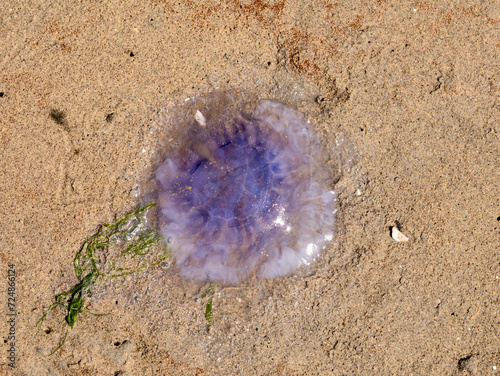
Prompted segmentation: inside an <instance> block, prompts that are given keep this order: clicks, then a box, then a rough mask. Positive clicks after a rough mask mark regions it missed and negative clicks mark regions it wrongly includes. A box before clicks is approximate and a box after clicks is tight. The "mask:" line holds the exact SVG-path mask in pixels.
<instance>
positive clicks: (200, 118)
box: [194, 110, 207, 127]
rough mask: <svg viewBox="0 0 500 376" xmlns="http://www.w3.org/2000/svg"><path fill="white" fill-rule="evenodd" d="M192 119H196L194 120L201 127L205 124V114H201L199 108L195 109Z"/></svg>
mask: <svg viewBox="0 0 500 376" xmlns="http://www.w3.org/2000/svg"><path fill="white" fill-rule="evenodd" d="M194 120H196V122H197V123H198V124H200V126H202V127H206V126H207V121H206V120H205V116H203V114H202V113H201V112H200V110H196V114H194Z"/></svg>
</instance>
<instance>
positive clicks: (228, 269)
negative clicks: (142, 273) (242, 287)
mask: <svg viewBox="0 0 500 376" xmlns="http://www.w3.org/2000/svg"><path fill="white" fill-rule="evenodd" d="M233 113H234V112H233ZM176 127H180V128H179V129H182V132H178V136H177V140H176V143H175V145H174V146H173V147H170V148H169V150H168V151H167V153H166V156H165V158H164V160H163V162H162V163H161V164H160V165H159V167H158V168H157V169H156V172H155V179H156V184H157V194H158V204H159V224H160V228H161V231H162V232H163V235H164V236H165V238H166V239H170V240H171V242H170V244H169V247H170V249H171V251H172V252H173V254H174V256H175V258H176V264H177V267H178V269H179V270H180V273H181V274H182V275H183V276H185V277H186V278H190V279H195V280H200V281H203V280H209V281H213V282H218V283H224V284H236V283H238V282H240V281H242V280H244V279H247V278H248V277H249V276H251V275H253V274H256V275H257V276H260V277H264V278H275V277H279V276H282V275H286V274H289V273H292V272H293V271H294V270H295V269H296V268H298V267H299V266H301V265H308V264H309V263H311V262H312V261H314V260H315V259H316V258H317V257H318V255H319V254H320V252H321V250H322V249H323V248H324V247H325V246H326V245H327V244H328V242H330V241H331V240H332V239H333V232H334V220H335V206H334V204H335V193H334V192H333V191H332V188H331V187H330V186H329V184H330V182H331V179H330V178H331V174H330V172H329V171H328V170H327V168H326V166H325V163H324V162H325V158H324V154H323V153H322V149H321V145H320V143H319V140H318V138H317V136H316V135H315V133H314V130H313V128H312V127H311V126H310V125H309V124H308V123H307V122H306V120H305V118H304V115H303V114H301V113H299V112H297V111H296V110H293V109H291V108H288V107H286V106H284V105H283V104H281V103H277V102H271V101H264V102H261V103H260V104H259V105H258V106H257V107H256V108H255V110H254V111H253V112H252V113H251V115H248V114H242V113H237V114H236V115H234V116H227V114H224V115H220V116H219V114H218V111H216V110H215V111H208V112H207V113H206V114H205V113H203V111H200V110H197V111H196V114H195V116H193V119H192V121H191V122H190V123H189V124H178V125H176Z"/></svg>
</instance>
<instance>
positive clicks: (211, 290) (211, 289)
mask: <svg viewBox="0 0 500 376" xmlns="http://www.w3.org/2000/svg"><path fill="white" fill-rule="evenodd" d="M214 295H215V284H214V283H213V282H210V284H209V285H208V287H207V288H206V289H205V291H204V292H203V294H201V298H202V299H204V298H205V297H208V300H207V304H206V305H205V319H206V320H207V323H208V325H209V326H211V325H212V320H213V313H212V303H213V300H214Z"/></svg>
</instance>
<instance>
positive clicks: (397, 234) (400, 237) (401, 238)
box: [391, 226, 408, 242]
mask: <svg viewBox="0 0 500 376" xmlns="http://www.w3.org/2000/svg"><path fill="white" fill-rule="evenodd" d="M391 236H392V238H393V239H394V240H395V241H397V242H407V241H408V237H407V236H406V235H405V234H403V233H402V232H401V231H399V230H398V228H397V227H396V226H393V227H392V230H391Z"/></svg>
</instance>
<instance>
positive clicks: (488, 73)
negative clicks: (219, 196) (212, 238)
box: [0, 0, 500, 376]
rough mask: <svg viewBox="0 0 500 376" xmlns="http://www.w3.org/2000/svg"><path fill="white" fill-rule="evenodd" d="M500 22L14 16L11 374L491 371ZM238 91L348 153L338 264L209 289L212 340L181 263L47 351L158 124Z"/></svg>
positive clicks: (325, 8) (325, 10)
mask: <svg viewBox="0 0 500 376" xmlns="http://www.w3.org/2000/svg"><path fill="white" fill-rule="evenodd" d="M499 22H500V6H499V4H498V2H497V1H495V0H487V1H473V2H465V1H455V2H453V1H442V2H432V1H420V0H415V1H362V0H361V1H345V2H340V1H328V0H313V1H298V0H255V1H253V0H228V1H220V2H219V1H216V0H215V1H212V0H205V1H184V0H178V1H161V0H157V1H155V0H152V1H148V0H144V1H137V0H132V1H118V0H111V1H104V2H95V1H89V0H82V1H68V0H62V1H43V0H38V1H34V2H33V1H21V0H19V1H16V0H6V1H2V2H1V3H0V68H1V72H0V93H1V94H0V153H1V154H0V176H1V178H0V190H1V200H0V212H1V214H2V215H1V217H0V221H1V222H0V227H1V231H0V259H1V268H0V273H1V280H2V281H3V282H2V283H1V289H0V294H1V296H2V297H1V299H0V300H1V301H2V303H1V308H0V317H1V318H2V319H1V323H0V335H1V338H2V340H3V342H2V343H1V349H2V351H1V357H0V362H1V364H0V374H2V375H72V376H77V375H116V376H118V375H287V376H289V375H339V376H340V375H469V374H472V375H495V374H499V373H500V326H499V325H500V300H499V290H500V289H499V288H500V252H499V249H500V193H499V192H500V188H499V181H500V140H499V119H500V112H499V105H500V103H499V72H500V57H499V51H500V27H499ZM229 89H233V90H238V91H243V92H246V93H250V94H251V95H257V96H259V97H261V98H271V99H276V100H280V101H283V102H285V103H287V104H288V105H290V106H293V107H295V108H297V109H299V110H300V111H302V112H304V113H305V114H306V116H307V117H308V119H310V120H311V123H312V124H313V125H314V126H315V127H316V128H317V129H318V132H319V133H320V135H321V138H322V140H323V142H324V143H325V145H326V147H328V148H329V149H330V150H331V151H332V152H333V153H334V154H335V155H337V157H338V158H337V163H338V166H337V167H338V171H337V172H336V174H337V176H338V177H339V181H338V183H337V184H336V186H335V189H336V190H337V191H338V215H337V224H336V230H335V231H336V237H335V239H334V241H333V243H332V244H331V246H330V247H328V248H327V249H325V250H324V251H323V253H322V256H321V258H320V259H319V260H318V261H317V262H316V263H315V265H314V266H312V267H310V268H308V269H302V270H300V271H298V272H297V274H296V275H292V276H288V277H284V278H279V279H276V280H252V281H249V282H246V283H244V284H242V285H240V286H234V287H226V288H222V287H217V292H216V295H215V299H214V311H213V313H214V320H213V326H212V327H208V325H207V322H206V320H205V317H204V304H205V301H204V300H203V299H201V298H200V295H201V292H202V291H203V289H204V288H205V287H206V286H199V285H195V284H193V283H191V282H189V281H183V280H182V279H181V278H179V277H178V276H177V274H176V273H175V266H171V267H170V268H168V269H167V270H165V269H162V268H154V269H150V270H148V271H146V272H142V273H138V274H135V275H133V276H131V277H127V278H125V279H123V280H115V281H113V282H112V283H110V284H108V285H106V286H104V287H102V288H101V290H100V292H99V294H98V299H94V300H93V302H91V305H90V306H89V309H91V310H92V311H94V312H108V313H109V314H108V315H106V316H102V317H95V316H92V315H90V314H85V313H84V314H82V315H81V316H80V318H79V320H78V322H77V324H76V325H75V327H74V329H73V330H71V331H70V333H69V335H68V339H67V341H66V344H65V345H64V347H63V348H62V349H61V350H60V351H59V352H57V353H55V354H54V355H52V356H49V353H50V352H51V350H53V349H54V348H55V346H57V344H58V343H59V341H60V340H61V338H62V336H63V335H64V330H65V326H64V311H63V310H62V309H59V310H56V311H54V312H53V313H52V314H51V315H50V316H49V318H48V320H47V321H46V323H45V324H44V325H43V328H42V331H41V332H40V334H38V335H37V336H35V335H34V334H35V329H34V325H35V323H36V321H37V319H38V318H39V317H40V316H41V314H42V313H43V312H44V310H46V309H47V308H48V306H49V305H50V304H51V303H52V302H53V300H54V297H55V295H57V294H58V293H61V292H63V291H65V290H67V289H69V288H71V287H72V286H73V285H74V284H75V283H76V282H77V279H76V278H75V275H74V272H73V267H72V261H73V258H74V257H75V254H76V252H77V251H78V250H79V248H80V246H81V244H82V242H83V241H84V240H85V239H86V238H87V237H89V236H90V235H92V234H93V233H94V232H95V230H96V228H97V226H98V225H99V224H101V223H105V222H110V221H113V220H114V219H115V218H117V216H120V215H121V214H123V213H125V212H127V211H129V210H131V209H132V208H134V207H135V206H136V205H137V203H138V194H140V189H141V187H140V184H138V182H139V180H140V179H141V177H144V176H147V175H148V174H150V173H151V170H152V166H153V164H154V160H155V156H156V155H157V153H158V150H156V149H157V147H158V145H159V140H160V139H161V138H162V137H163V136H164V135H163V133H164V132H165V127H164V126H163V124H162V116H163V115H164V114H165V113H167V112H168V111H169V109H172V108H173V106H174V104H175V103H177V102H179V101H182V100H183V99H184V98H187V97H190V96H193V95H203V94H206V93H209V92H212V91H215V90H221V91H225V90H229ZM396 223H399V226H400V229H401V231H402V232H403V234H405V235H406V236H408V238H409V241H408V242H396V241H395V240H393V239H392V238H391V236H390V227H391V226H395V225H396ZM9 264H13V265H14V268H15V270H16V273H17V278H16V303H15V304H16V310H17V316H16V327H15V329H16V333H15V336H16V339H15V353H16V354H15V356H16V358H15V367H16V368H15V369H11V367H9V366H8V364H9V362H10V361H9V360H8V359H7V355H8V353H9V346H10V342H9V341H8V338H7V337H8V334H9V325H10V324H9V323H8V319H9V318H10V316H8V315H7V314H8V305H7V303H8V285H7V282H8V281H7V275H8V265H9Z"/></svg>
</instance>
